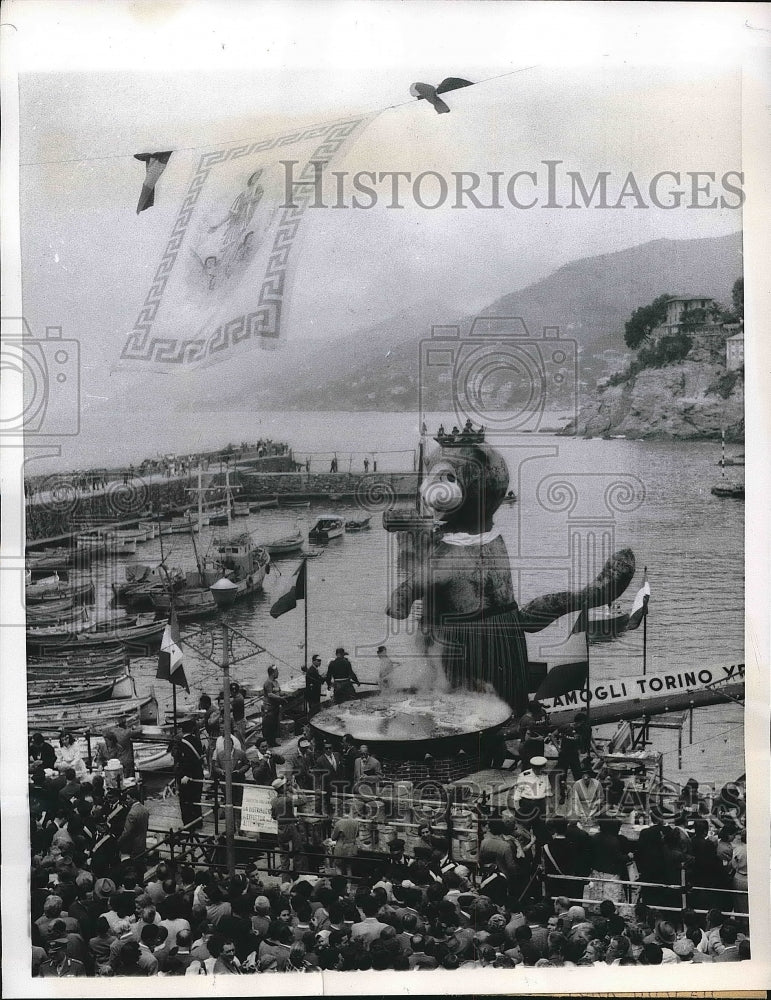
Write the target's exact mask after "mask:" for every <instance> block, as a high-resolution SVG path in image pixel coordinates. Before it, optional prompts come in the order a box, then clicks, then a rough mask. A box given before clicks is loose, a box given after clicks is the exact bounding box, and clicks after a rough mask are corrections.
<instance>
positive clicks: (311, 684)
mask: <svg viewBox="0 0 771 1000" xmlns="http://www.w3.org/2000/svg"><path fill="white" fill-rule="evenodd" d="M303 672H304V673H305V702H306V705H307V709H308V718H313V716H314V715H315V714H316V712H318V710H319V708H320V707H321V685H322V684H323V683H324V678H323V677H322V676H321V657H320V656H319V655H318V653H315V654H314V655H313V656H312V657H311V662H310V666H309V667H307V668H303Z"/></svg>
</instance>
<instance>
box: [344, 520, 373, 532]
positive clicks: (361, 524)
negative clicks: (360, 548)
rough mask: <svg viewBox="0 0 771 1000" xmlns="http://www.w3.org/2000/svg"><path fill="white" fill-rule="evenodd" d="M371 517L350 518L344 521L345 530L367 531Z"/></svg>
mask: <svg viewBox="0 0 771 1000" xmlns="http://www.w3.org/2000/svg"><path fill="white" fill-rule="evenodd" d="M371 520H372V518H371V517H360V518H352V519H351V520H349V521H346V522H345V530H346V531H368V530H369V528H370V523H369V522H370V521H371Z"/></svg>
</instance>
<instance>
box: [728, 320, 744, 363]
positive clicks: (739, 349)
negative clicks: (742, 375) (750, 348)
mask: <svg viewBox="0 0 771 1000" xmlns="http://www.w3.org/2000/svg"><path fill="white" fill-rule="evenodd" d="M731 326H732V327H733V326H734V324H731ZM725 366H726V368H727V369H728V371H729V372H732V371H736V370H737V369H738V368H743V367H744V330H739V332H738V333H735V334H733V336H731V337H729V338H728V339H727V340H726V342H725Z"/></svg>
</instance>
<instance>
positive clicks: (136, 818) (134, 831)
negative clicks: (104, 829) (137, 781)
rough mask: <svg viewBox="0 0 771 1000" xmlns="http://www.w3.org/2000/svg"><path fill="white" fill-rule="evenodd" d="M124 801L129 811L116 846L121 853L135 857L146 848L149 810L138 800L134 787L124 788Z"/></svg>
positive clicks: (137, 793)
mask: <svg viewBox="0 0 771 1000" xmlns="http://www.w3.org/2000/svg"><path fill="white" fill-rule="evenodd" d="M126 801H127V803H128V804H129V811H128V813H127V815H126V822H125V824H124V826H123V832H122V833H121V835H120V837H119V838H118V846H119V847H120V849H121V853H122V854H128V855H129V857H132V858H135V857H136V856H137V855H138V854H142V853H143V852H144V851H146V850H147V828H148V826H149V824H150V811H149V810H148V808H147V807H146V806H145V805H143V804H142V803H141V802H140V801H139V792H138V791H137V790H136V788H127V789H126Z"/></svg>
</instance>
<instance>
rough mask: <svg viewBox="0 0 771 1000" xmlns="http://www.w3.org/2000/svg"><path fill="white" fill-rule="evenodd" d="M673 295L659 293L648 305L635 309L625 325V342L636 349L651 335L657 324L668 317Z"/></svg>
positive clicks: (659, 324)
mask: <svg viewBox="0 0 771 1000" xmlns="http://www.w3.org/2000/svg"><path fill="white" fill-rule="evenodd" d="M671 297H672V296H671V295H659V297H658V298H657V299H654V300H653V302H651V304H650V305H648V306H640V308H639V309H635V311H634V312H633V313H632V315H631V316H630V317H629V319H628V320H627V322H626V326H625V327H624V343H625V344H626V346H627V347H631V348H632V350H635V349H636V348H638V347H639V346H640V344H642V342H643V341H644V340H647V339H648V337H650V335H651V333H652V332H653V330H655V329H656V327H657V326H661V324H662V323H663V322H664V320H665V319H666V318H667V302H669V300H670V299H671Z"/></svg>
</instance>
